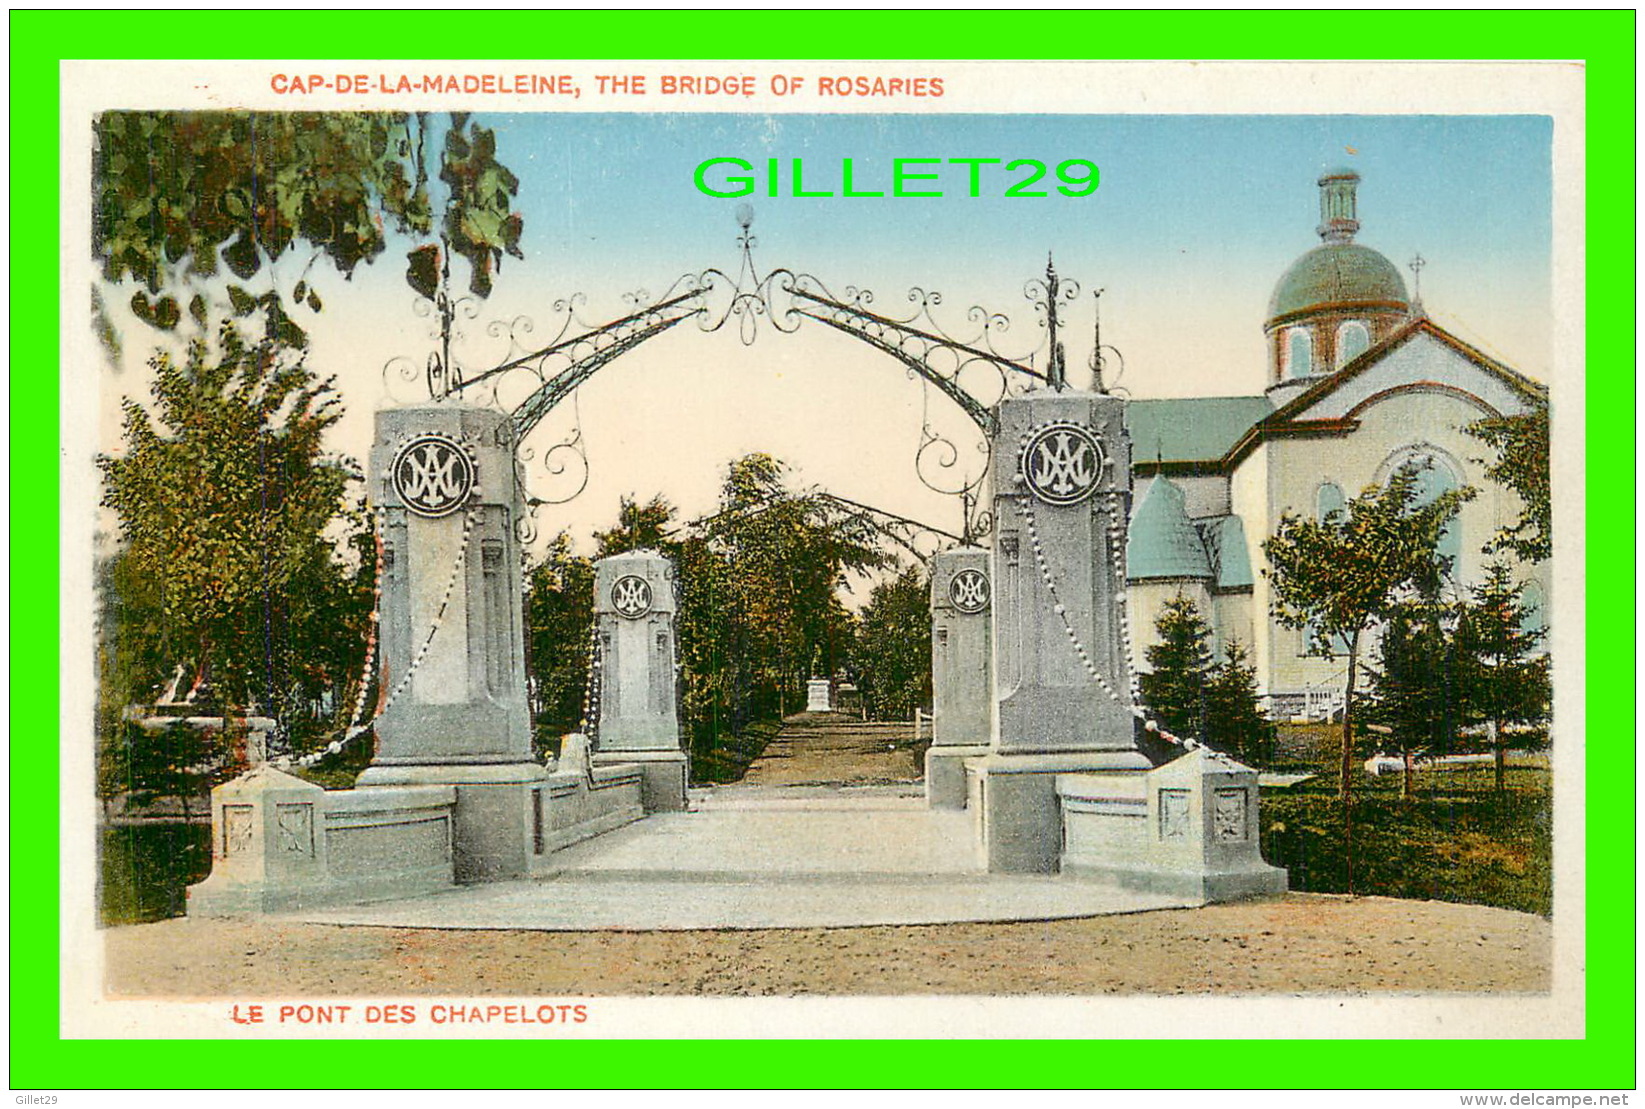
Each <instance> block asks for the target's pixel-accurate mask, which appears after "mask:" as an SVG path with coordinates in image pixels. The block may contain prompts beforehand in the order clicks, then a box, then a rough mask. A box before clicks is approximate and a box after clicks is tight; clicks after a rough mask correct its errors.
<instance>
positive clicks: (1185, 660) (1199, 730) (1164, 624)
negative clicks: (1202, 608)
mask: <svg viewBox="0 0 1645 1109" xmlns="http://www.w3.org/2000/svg"><path fill="white" fill-rule="evenodd" d="M1154 630H1155V631H1156V632H1157V633H1158V635H1159V642H1158V643H1155V644H1154V645H1153V646H1151V647H1149V648H1148V650H1147V652H1145V657H1146V658H1147V659H1148V666H1149V672H1146V673H1143V674H1141V675H1139V676H1138V682H1139V684H1140V685H1141V687H1142V700H1143V704H1145V705H1146V706H1147V707H1148V710H1149V712H1151V713H1152V714H1153V716H1154V719H1156V720H1158V721H1159V724H1160V727H1162V728H1164V729H1165V730H1166V731H1168V732H1170V733H1172V734H1173V735H1178V736H1182V737H1184V738H1186V737H1189V736H1194V737H1197V738H1201V739H1204V738H1206V733H1207V726H1206V716H1207V712H1208V710H1209V708H1210V702H1209V686H1210V684H1211V679H1212V670H1213V667H1212V664H1211V649H1210V647H1209V646H1208V644H1209V642H1210V638H1211V628H1210V625H1208V624H1206V622H1205V620H1204V618H1203V617H1202V616H1200V613H1199V608H1198V606H1196V605H1195V604H1194V602H1193V601H1192V600H1190V599H1189V598H1187V597H1184V596H1183V595H1182V594H1180V593H1179V594H1177V595H1176V596H1175V597H1173V598H1171V599H1170V600H1169V601H1166V602H1165V605H1164V607H1163V608H1162V609H1161V610H1160V615H1159V618H1158V619H1157V620H1156V621H1155V622H1154Z"/></svg>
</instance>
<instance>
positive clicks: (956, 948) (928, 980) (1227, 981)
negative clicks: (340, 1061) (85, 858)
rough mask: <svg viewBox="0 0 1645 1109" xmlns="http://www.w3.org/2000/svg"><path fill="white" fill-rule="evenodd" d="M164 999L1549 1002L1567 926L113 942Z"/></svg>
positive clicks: (139, 990)
mask: <svg viewBox="0 0 1645 1109" xmlns="http://www.w3.org/2000/svg"><path fill="white" fill-rule="evenodd" d="M105 936H106V938H107V956H108V978H107V981H108V987H109V992H110V993H111V994H114V995H120V996H126V997H132V996H150V997H160V996H163V997H234V996H245V995H263V996H292V995H313V996H346V995H362V996H371V995H398V994H404V995H416V994H430V995H438V994H465V995H474V996H503V995H511V996H520V995H525V996H531V995H578V996H581V995H589V996H600V995H629V994H706V995H733V996H758V995H773V994H775V995H793V994H838V995H890V994H1230V993H1232V994H1237V993H1265V994H1273V993H1279V994H1298V993H1304V994H1384V993H1413V992H1421V993H1429V992H1439V993H1482V992H1518V993H1540V992H1546V991H1547V990H1548V989H1549V985H1550V979H1549V962H1550V948H1551V925H1550V924H1549V922H1548V921H1546V920H1543V919H1542V918H1540V917H1535V916H1528V915H1526V914H1523V913H1514V912H1509V911H1506V910H1503V909H1487V908H1483V907H1480V906H1477V905H1449V904H1443V903H1439V902H1416V901H1396V900H1391V899H1386V898H1346V897H1333V896H1326V895H1320V894H1288V895H1286V896H1285V897H1283V898H1277V899H1274V900H1269V901H1257V902H1245V903H1241V904H1232V905H1212V906H1207V907H1205V908H1201V909H1182V910H1166V911H1160V912H1151V913H1138V914H1133V915H1128V916H1105V917H1092V918H1087V919H1083V920H1061V921H1047V922H1030V923H1020V924H947V925H919V926H911V927H875V928H837V929H824V928H810V929H768V930H762V931H750V932H558V933H550V932H488V931H471V932H450V931H431V930H420V929H408V928H371V927H338V926H328V925H320V924H285V923H278V924H271V923H265V922H246V921H223V920H168V921H164V922H162V923H159V924H147V925H137V926H133V927H127V928H115V929H110V930H109V931H108V932H106V933H105Z"/></svg>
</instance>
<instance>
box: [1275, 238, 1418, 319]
mask: <svg viewBox="0 0 1645 1109" xmlns="http://www.w3.org/2000/svg"><path fill="white" fill-rule="evenodd" d="M1328 307H1329V308H1369V309H1377V308H1380V309H1384V310H1392V311H1404V310H1406V309H1408V308H1409V307H1410V300H1409V298H1407V297H1406V295H1405V281H1404V279H1403V278H1401V277H1400V275H1399V270H1398V269H1396V268H1395V267H1394V264H1393V263H1392V262H1390V261H1388V259H1386V258H1384V257H1383V256H1382V255H1381V254H1378V253H1377V252H1376V251H1374V250H1372V249H1371V248H1370V247H1368V246H1361V245H1360V244H1358V243H1353V242H1338V243H1324V244H1322V245H1320V246H1316V247H1315V248H1314V249H1313V250H1310V251H1309V252H1308V253H1307V254H1304V255H1303V256H1302V257H1301V258H1298V259H1297V260H1296V261H1295V262H1293V263H1292V264H1291V268H1290V269H1288V270H1286V271H1285V276H1284V277H1281V278H1280V279H1279V284H1277V285H1275V286H1274V296H1273V299H1271V300H1270V301H1269V302H1268V320H1269V322H1270V323H1273V322H1277V321H1278V320H1280V319H1281V318H1282V317H1284V318H1289V317H1295V316H1297V315H1300V314H1303V313H1307V312H1311V311H1314V310H1316V309H1321V308H1328Z"/></svg>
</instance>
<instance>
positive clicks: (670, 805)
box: [593, 551, 688, 812]
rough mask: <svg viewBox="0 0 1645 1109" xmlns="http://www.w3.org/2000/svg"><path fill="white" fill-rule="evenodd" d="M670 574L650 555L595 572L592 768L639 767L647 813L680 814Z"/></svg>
mask: <svg viewBox="0 0 1645 1109" xmlns="http://www.w3.org/2000/svg"><path fill="white" fill-rule="evenodd" d="M676 611H677V606H676V601H675V596H674V566H673V564H672V563H670V562H669V560H668V559H667V558H665V557H664V556H663V555H661V554H658V553H657V552H656V551H629V552H627V553H625V554H619V555H612V556H611V557H609V558H602V559H600V560H599V561H598V562H596V563H595V564H594V621H595V625H596V628H597V631H598V634H599V647H600V704H599V720H598V729H597V731H596V733H595V754H594V759H593V762H594V765H595V766H611V765H615V764H618V763H633V764H638V765H639V766H640V767H641V769H643V770H644V772H645V787H644V791H643V797H644V804H645V809H646V811H647V812H675V811H679V810H682V809H684V808H685V807H686V795H685V789H686V779H687V770H688V765H687V760H686V754H685V752H684V751H683V750H681V749H680V718H679V710H678V678H677V673H676V667H675V657H676V655H675V641H674V616H675V613H676Z"/></svg>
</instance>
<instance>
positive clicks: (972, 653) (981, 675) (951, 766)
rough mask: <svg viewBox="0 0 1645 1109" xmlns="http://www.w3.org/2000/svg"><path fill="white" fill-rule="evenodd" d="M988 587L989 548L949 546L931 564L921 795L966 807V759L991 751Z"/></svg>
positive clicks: (943, 805)
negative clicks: (927, 722)
mask: <svg viewBox="0 0 1645 1109" xmlns="http://www.w3.org/2000/svg"><path fill="white" fill-rule="evenodd" d="M992 601H993V589H992V588H991V586H990V582H989V576H988V552H987V551H986V550H984V549H983V548H981V547H951V548H949V549H948V550H946V551H941V552H938V554H937V557H936V559H935V560H934V562H933V565H932V568H931V746H930V748H929V749H927V751H926V752H925V800H926V803H927V804H928V805H930V806H931V807H932V808H934V809H963V808H964V807H965V760H966V759H968V758H976V757H977V756H979V755H986V754H987V753H988V742H989V738H990V736H991V734H992V728H993V721H992V717H993V712H994V689H993V657H992V651H993V644H992V643H991V642H990V638H991V629H992V626H993V616H992Z"/></svg>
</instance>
